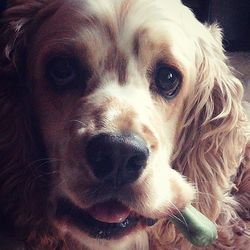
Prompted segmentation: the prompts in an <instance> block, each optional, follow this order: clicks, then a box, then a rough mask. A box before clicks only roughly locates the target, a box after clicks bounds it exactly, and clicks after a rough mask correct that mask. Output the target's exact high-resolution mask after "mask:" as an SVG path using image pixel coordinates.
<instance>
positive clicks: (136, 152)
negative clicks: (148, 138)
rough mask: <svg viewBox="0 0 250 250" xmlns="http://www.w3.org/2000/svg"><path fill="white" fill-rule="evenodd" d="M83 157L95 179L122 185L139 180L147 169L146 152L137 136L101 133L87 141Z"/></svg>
mask: <svg viewBox="0 0 250 250" xmlns="http://www.w3.org/2000/svg"><path fill="white" fill-rule="evenodd" d="M86 155H87V160H88V162H89V164H90V166H91V169H92V171H93V173H94V175H95V176H96V177H97V178H98V179H100V180H107V181H109V180H110V181H112V182H114V184H115V185H116V186H121V185H124V184H127V183H131V182H134V181H136V180H137V179H138V178H139V176H140V175H141V173H142V171H143V169H144V168H145V167H146V163H147V159H148V156H149V151H148V148H147V146H146V143H145V141H144V140H143V139H142V138H141V137H139V136H138V135H135V134H132V133H127V134H118V133H117V134H112V133H110V134H108V133H102V134H98V135H95V136H93V137H92V138H91V139H90V140H89V142H88V144H87V147H86Z"/></svg>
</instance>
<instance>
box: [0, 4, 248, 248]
mask: <svg viewBox="0 0 250 250" xmlns="http://www.w3.org/2000/svg"><path fill="white" fill-rule="evenodd" d="M12 5H13V6H12V7H9V9H7V10H6V11H5V13H4V16H3V26H2V27H1V30H0V31H1V34H4V36H3V39H1V41H0V135H1V137H0V154H1V158H0V222H1V221H2V218H1V217H3V218H4V220H3V221H4V223H5V224H7V225H8V227H7V226H6V230H3V232H1V231H0V235H1V234H3V235H4V237H2V238H4V239H5V242H4V243H3V244H4V245H3V247H5V246H6V248H7V247H9V248H11V249H13V250H14V249H36V250H40V249H41V250H44V249H48V250H61V249H62V250H66V249H76V250H78V249H79V250H80V249H91V250H96V249H102V250H104V249H111V250H112V249H117V246H118V245H119V248H121V249H124V250H125V249H130V250H142V249H143V250H148V249H157V250H167V249H170V250H172V249H180V250H188V249H192V250H194V249H196V248H195V247H194V246H192V245H191V244H190V243H189V242H187V240H186V239H184V238H183V236H182V235H181V234H180V233H179V232H178V231H177V230H176V229H175V226H174V225H173V224H172V223H171V222H170V221H169V217H171V216H173V214H172V213H173V212H174V211H175V212H176V210H181V209H182V208H183V207H185V206H186V205H187V204H189V203H191V202H192V203H193V205H194V206H196V207H197V208H198V209H199V210H200V211H201V212H203V213H204V214H205V215H206V216H207V217H209V218H210V219H211V220H213V221H214V222H215V223H216V224H217V228H218V235H219V237H218V239H217V241H216V242H215V243H214V244H213V245H212V246H210V247H208V248H207V249H210V250H212V249H242V250H246V249H249V248H250V238H249V237H250V236H249V233H250V232H249V231H250V230H249V226H250V225H249V222H248V221H249V218H250V214H249V211H250V202H249V199H250V195H249V193H250V184H249V181H250V144H249V141H250V127H249V121H248V120H247V118H246V114H245V111H244V110H243V107H242V96H243V87H242V85H241V83H240V81H239V80H238V79H237V78H236V77H235V76H234V74H233V72H232V71H231V68H230V67H229V66H228V61H227V58H226V57H225V55H224V51H223V48H222V44H221V31H220V29H219V28H218V27H217V26H216V25H212V26H204V25H202V24H200V23H199V22H198V21H197V20H196V19H195V17H194V16H193V14H192V13H191V11H190V10H188V9H187V8H186V7H184V6H183V5H182V4H181V3H180V1H177V0H153V1H152V0H136V1H130V0H122V1H120V2H119V1H114V0H109V1H101V0H91V1H90V0H75V1H67V0H63V1H57V0H33V1H32V0H30V1H24V0H23V1H19V0H18V1H13V2H12ZM65 53H66V54H69V55H70V56H73V57H74V58H77V60H78V61H79V62H80V65H81V73H80V75H82V78H81V79H80V80H81V81H80V83H79V84H80V86H81V87H80V88H78V89H70V90H69V91H66V92H64V93H58V92H56V91H55V90H53V88H52V87H51V82H50V81H49V80H48V78H47V77H46V72H45V65H46V62H47V60H48V59H49V58H50V57H51V56H53V55H55V54H56V55H57V54H59V55H60V54H63V55H64V54H65ZM159 62H160V63H164V64H166V65H168V66H170V67H173V68H175V69H176V70H178V72H180V74H181V77H182V83H181V89H180V92H179V93H178V95H177V96H176V97H175V98H173V99H172V100H168V99H165V98H164V97H163V96H161V95H160V94H159V93H158V92H157V88H156V85H155V81H154V70H155V67H156V65H157V63H159ZM110 132H114V133H117V132H118V133H119V132H132V133H135V134H137V135H139V136H140V137H142V138H143V139H144V141H145V142H146V144H147V147H148V148H149V151H150V157H149V159H148V162H147V166H146V168H145V170H144V172H143V173H142V175H141V176H140V178H139V179H138V180H137V181H136V182H135V183H132V184H131V185H128V186H126V187H123V188H121V189H120V190H119V192H118V194H116V197H115V198H116V199H119V200H120V201H122V202H123V203H124V204H125V205H126V206H128V207H129V208H130V209H131V210H133V211H135V212H136V213H138V214H140V215H142V216H145V217H150V218H156V219H159V221H158V223H157V224H156V225H155V226H154V227H151V228H147V229H146V230H145V228H143V227H141V226H138V228H137V232H133V233H131V234H129V235H127V236H126V237H124V238H122V239H119V240H110V241H105V240H100V241H98V240H96V239H92V238H91V237H89V236H87V235H86V234H85V233H84V232H82V231H81V230H79V229H78V228H77V226H75V225H71V224H70V223H69V222H68V221H67V219H65V220H63V219H62V220H57V219H56V218H54V217H53V216H54V210H55V209H56V206H57V198H58V197H60V196H62V195H63V196H66V197H67V198H68V199H70V200H71V201H72V203H74V204H75V205H76V206H78V207H80V208H82V209H86V208H89V207H90V206H91V205H93V204H95V203H96V202H98V201H99V202H100V201H102V199H111V198H114V197H113V196H112V195H113V194H112V187H110V186H105V185H103V184H102V183H100V182H99V181H98V180H97V178H96V177H95V176H94V174H93V173H92V171H91V168H90V166H89V165H88V162H87V160H86V156H85V153H84V148H85V147H86V143H87V141H88V140H89V138H91V136H93V135H96V134H99V133H110ZM13 194H14V195H13ZM5 235H6V237H5ZM0 239H1V237H0ZM0 244H1V243H0ZM1 247H2V246H1V245H0V249H1ZM3 249H5V248H3Z"/></svg>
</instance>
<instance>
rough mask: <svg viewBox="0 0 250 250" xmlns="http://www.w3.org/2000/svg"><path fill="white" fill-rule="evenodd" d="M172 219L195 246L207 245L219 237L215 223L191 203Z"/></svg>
mask: <svg viewBox="0 0 250 250" xmlns="http://www.w3.org/2000/svg"><path fill="white" fill-rule="evenodd" d="M171 220H172V222H173V223H174V224H175V225H176V227H177V228H178V229H179V230H180V231H181V233H182V234H183V235H184V236H185V237H186V238H187V239H188V240H189V241H190V242H191V243H192V244H193V245H195V246H198V247H206V246H209V245H211V244H212V243H213V242H214V241H215V240H216V239H217V230H216V226H215V224H214V223H213V222H212V221H210V220H209V219H208V218H207V217H206V216H205V215H203V214H202V213H200V212H199V211H198V210H197V209H196V208H194V207H193V206H191V205H189V206H187V207H186V208H185V209H184V210H183V211H182V212H181V213H180V214H177V215H175V217H173V218H171Z"/></svg>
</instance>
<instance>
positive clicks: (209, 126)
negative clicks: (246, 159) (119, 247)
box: [173, 25, 246, 220]
mask: <svg viewBox="0 0 250 250" xmlns="http://www.w3.org/2000/svg"><path fill="white" fill-rule="evenodd" d="M221 37H222V36H221V30H220V29H219V28H218V27H217V25H212V26H204V27H203V29H202V32H200V35H199V38H198V39H197V42H196V68H197V77H196V83H195V86H194V89H193V91H192V93H190V95H189V97H188V99H187V100H186V103H185V105H184V107H185V108H184V110H183V120H182V123H181V126H180V131H179V133H178V135H179V138H177V143H176V149H175V154H174V156H173V166H174V167H175V168H176V169H177V170H178V171H180V172H181V173H183V174H184V175H185V176H187V177H188V179H189V180H190V181H191V182H193V183H194V184H195V185H196V187H197V191H198V192H197V196H198V197H197V198H198V199H197V200H199V204H197V207H199V209H200V210H201V211H202V212H204V213H205V214H206V215H208V216H209V217H210V218H211V219H213V220H216V219H217V218H218V216H219V213H220V212H221V210H220V208H221V204H222V202H223V199H224V198H223V196H224V194H225V193H226V192H229V191H230V189H231V186H232V182H231V181H230V180H232V177H233V176H234V175H235V174H236V171H237V168H238V166H239V164H240V161H241V157H242V154H243V150H244V147H245V145H246V136H245V129H246V118H245V115H244V112H243V108H242V106H241V100H242V96H243V87H242V85H241V83H240V82H239V80H238V79H237V78H236V77H235V76H234V75H233V72H232V69H231V68H230V67H229V66H228V65H227V59H226V56H225V54H224V51H223V47H222V41H221V40H222V39H221ZM225 216H226V215H225Z"/></svg>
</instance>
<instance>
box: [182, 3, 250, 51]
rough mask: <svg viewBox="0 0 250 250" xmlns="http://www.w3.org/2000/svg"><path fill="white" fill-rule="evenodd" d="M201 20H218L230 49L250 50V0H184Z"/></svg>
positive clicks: (227, 48) (226, 47)
mask: <svg viewBox="0 0 250 250" xmlns="http://www.w3.org/2000/svg"><path fill="white" fill-rule="evenodd" d="M182 2H183V3H184V4H185V5H187V6H188V7H190V8H191V9H193V11H194V13H195V15H196V17H197V18H198V19H199V20H200V21H201V22H207V23H213V22H218V23H219V24H220V26H221V27H222V28H223V30H224V32H223V33H224V37H225V38H224V47H225V49H226V50H228V51H250V0H182Z"/></svg>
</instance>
